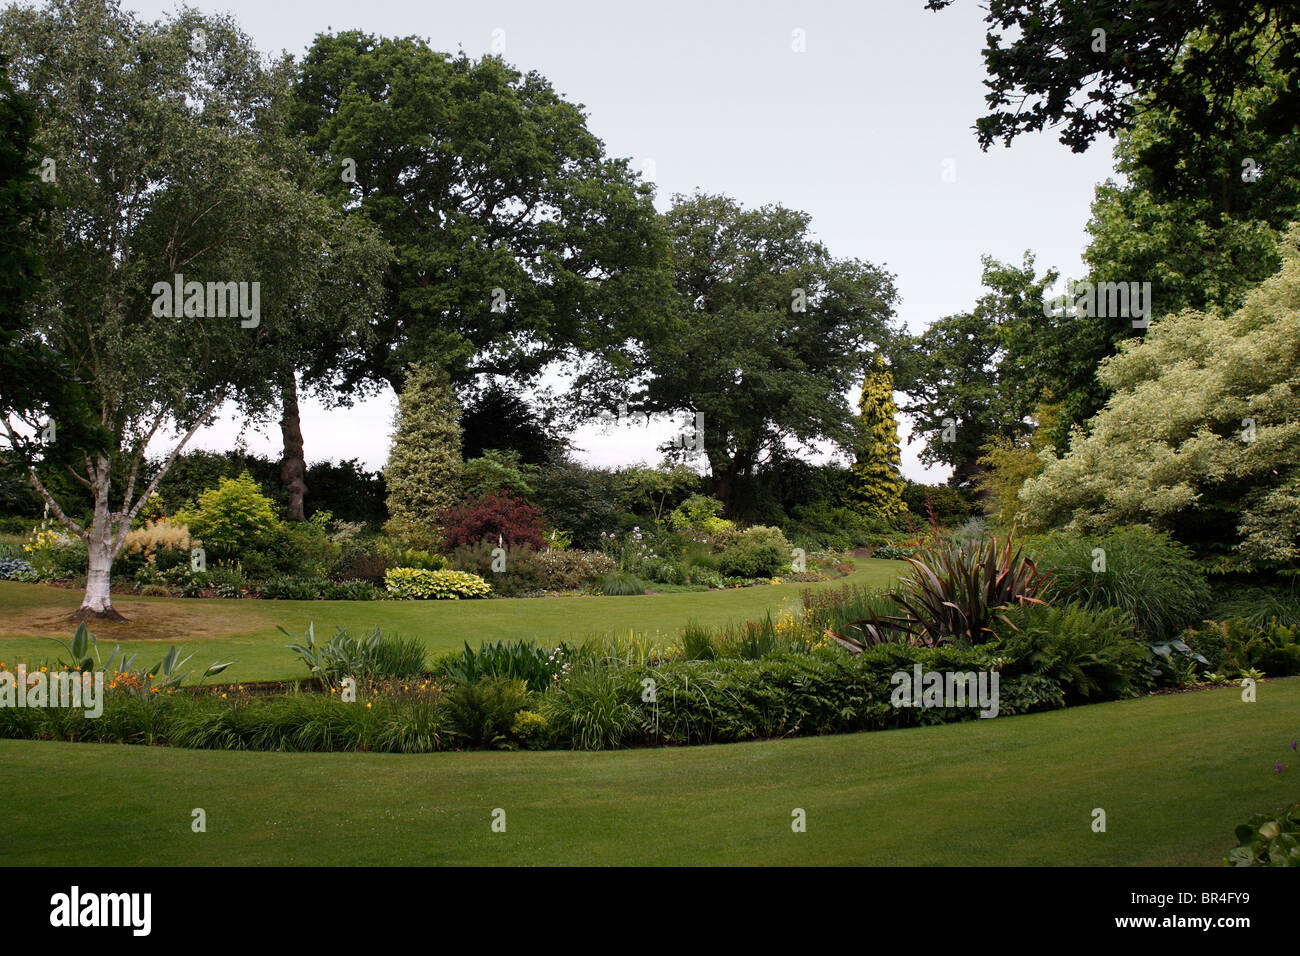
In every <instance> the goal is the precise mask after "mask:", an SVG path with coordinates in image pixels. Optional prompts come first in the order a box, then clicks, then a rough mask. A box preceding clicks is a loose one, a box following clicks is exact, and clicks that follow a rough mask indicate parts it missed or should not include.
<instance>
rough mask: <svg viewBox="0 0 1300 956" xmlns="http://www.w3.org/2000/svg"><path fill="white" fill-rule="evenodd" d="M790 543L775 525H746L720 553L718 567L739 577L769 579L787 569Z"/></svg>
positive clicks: (725, 572) (724, 572)
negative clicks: (732, 542) (773, 526)
mask: <svg viewBox="0 0 1300 956" xmlns="http://www.w3.org/2000/svg"><path fill="white" fill-rule="evenodd" d="M790 555H791V548H790V542H789V541H787V540H786V538H785V535H784V534H782V533H781V530H780V529H779V528H769V527H764V526H761V525H758V526H755V527H753V528H748V529H746V530H745V531H744V533H742V534H741V536H740V537H739V538H738V539H737V540H736V541H735V543H734V544H732V545H730V546H729V547H728V548H727V549H726V550H725V551H723V552H722V554H721V556H720V557H719V558H718V570H720V571H721V572H722V573H723V574H727V575H731V576H733V577H740V578H770V577H772V576H773V575H775V574H776V573H777V572H778V571H781V570H789V568H790Z"/></svg>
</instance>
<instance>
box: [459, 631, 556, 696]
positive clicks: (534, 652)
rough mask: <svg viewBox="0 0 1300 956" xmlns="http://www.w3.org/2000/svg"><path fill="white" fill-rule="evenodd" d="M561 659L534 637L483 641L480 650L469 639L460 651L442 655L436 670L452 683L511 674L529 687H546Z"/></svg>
mask: <svg viewBox="0 0 1300 956" xmlns="http://www.w3.org/2000/svg"><path fill="white" fill-rule="evenodd" d="M558 659H559V655H557V654H556V653H555V652H547V651H544V650H542V649H541V648H540V647H538V646H537V645H536V644H534V643H533V642H532V641H492V642H490V643H489V642H487V641H484V642H483V645H482V646H481V647H480V648H479V649H478V650H477V651H475V650H474V649H473V648H471V647H470V646H469V642H468V641H467V642H466V643H465V649H464V650H463V651H461V652H460V653H458V654H449V655H447V656H445V657H442V658H439V660H438V662H437V666H436V667H435V669H434V673H435V674H438V675H440V676H443V677H445V678H447V680H449V681H451V682H452V683H453V684H475V683H478V682H479V681H480V680H482V679H483V678H485V677H508V678H511V679H512V680H521V681H523V682H524V683H525V684H526V685H527V686H528V689H529V690H530V691H544V690H546V688H548V687H550V686H551V681H552V680H554V679H555V676H556V674H557V673H558V672H559V666H558V664H557V660H558Z"/></svg>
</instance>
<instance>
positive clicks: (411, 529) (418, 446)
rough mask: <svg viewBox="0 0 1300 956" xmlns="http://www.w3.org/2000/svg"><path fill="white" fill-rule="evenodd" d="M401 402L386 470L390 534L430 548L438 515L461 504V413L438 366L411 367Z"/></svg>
mask: <svg viewBox="0 0 1300 956" xmlns="http://www.w3.org/2000/svg"><path fill="white" fill-rule="evenodd" d="M397 402H398V409H397V429H396V431H395V433H394V435H393V444H392V448H391V449H390V450H389V452H388V463H387V464H386V465H385V466H384V480H385V482H386V483H387V486H388V513H389V515H390V516H391V517H390V518H389V522H388V525H387V530H388V531H389V533H390V534H393V535H395V536H397V537H399V538H402V539H405V540H407V541H410V542H411V543H412V544H415V545H416V546H425V545H427V544H429V543H431V542H433V541H434V540H436V534H437V529H438V523H439V513H440V512H441V511H442V510H443V509H444V508H446V507H447V506H449V505H450V504H451V503H452V502H453V501H455V500H456V495H457V487H458V485H459V482H460V474H461V467H462V462H461V458H460V425H459V424H458V422H457V419H458V418H459V417H460V409H458V408H457V407H456V401H455V398H454V397H453V395H452V392H451V386H450V384H449V383H448V381H447V376H446V374H445V373H444V372H443V371H442V370H441V369H439V368H437V367H436V366H433V365H424V364H420V365H415V366H412V368H411V369H410V371H409V373H408V375H407V377H406V385H405V387H404V388H403V389H402V391H401V394H400V395H399V396H398V400H397Z"/></svg>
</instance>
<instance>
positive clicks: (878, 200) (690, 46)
mask: <svg viewBox="0 0 1300 956" xmlns="http://www.w3.org/2000/svg"><path fill="white" fill-rule="evenodd" d="M123 6H124V7H127V8H129V9H133V10H135V11H136V12H137V13H139V14H140V15H142V16H143V17H146V18H149V19H152V18H155V17H158V16H160V15H162V14H163V13H165V12H168V11H171V10H173V9H175V6H176V5H175V4H173V3H170V2H153V0H126V2H124V4H123ZM190 6H193V7H197V8H198V9H201V10H204V11H208V12H229V13H231V14H233V15H234V17H235V18H236V19H237V20H238V21H239V23H240V25H241V26H242V27H243V29H244V30H245V31H246V32H247V33H248V34H249V35H250V36H252V37H253V38H254V40H255V41H256V42H257V44H258V45H259V46H260V47H261V48H262V49H263V50H266V51H268V52H278V51H280V50H287V51H288V52H290V53H293V54H294V55H301V54H302V53H303V52H304V51H305V49H306V48H307V47H308V45H309V44H310V43H311V41H312V38H313V37H314V36H315V34H316V33H318V32H326V31H330V32H337V31H339V30H345V29H354V28H355V29H363V30H366V31H369V32H372V33H376V34H384V35H400V36H407V35H414V36H420V37H424V38H426V39H428V40H429V41H430V42H431V44H432V45H433V46H434V47H436V48H439V49H445V50H451V51H455V50H457V49H464V51H465V52H466V53H467V54H469V55H471V56H480V55H482V54H485V53H489V52H494V47H493V44H494V40H495V41H496V42H497V43H498V48H499V46H500V44H502V43H503V44H504V51H503V55H504V57H505V59H506V60H507V61H508V62H510V63H512V64H513V65H515V66H516V67H519V68H521V69H525V70H529V69H533V70H537V71H538V72H540V73H542V74H543V75H545V76H546V77H548V78H549V79H550V80H551V82H552V83H553V84H554V85H555V87H556V89H557V90H559V91H560V92H561V93H562V94H563V95H564V96H565V97H566V98H568V99H569V100H571V101H574V102H577V103H581V104H584V105H585V107H586V110H587V113H588V116H589V121H588V125H589V127H590V128H591V130H592V131H593V132H594V133H595V134H596V135H598V136H600V137H601V138H602V139H603V140H604V141H605V143H606V144H607V146H608V149H609V152H610V153H611V154H612V155H615V156H625V157H629V158H631V159H632V161H633V166H634V167H635V168H637V169H646V170H647V171H649V170H650V169H651V168H652V170H653V178H654V180H655V182H656V184H657V188H658V205H659V207H660V208H661V209H663V208H666V207H667V204H668V201H669V198H670V197H671V196H672V194H673V193H674V192H688V191H690V190H692V189H695V188H696V187H700V188H703V189H705V190H708V191H710V192H723V193H727V194H729V195H731V196H734V197H735V198H737V199H738V200H740V201H741V202H742V203H744V204H745V205H747V206H748V205H759V204H762V203H768V202H780V203H782V204H783V205H786V206H790V207H793V208H796V209H803V210H806V211H807V212H809V213H810V214H811V215H812V217H813V229H814V231H815V232H816V233H817V235H818V236H819V237H820V238H821V239H822V240H824V241H825V243H826V244H827V246H828V247H829V248H830V250H831V252H832V254H834V255H836V256H841V257H847V256H854V257H857V258H861V259H866V260H868V261H871V262H874V263H876V264H879V265H883V266H886V267H888V268H889V269H890V270H891V271H893V272H895V273H896V274H897V285H898V289H899V292H900V295H901V303H900V305H899V314H900V316H901V317H902V318H903V319H904V320H905V321H906V322H907V324H908V326H909V327H910V328H911V329H912V330H914V331H919V330H920V329H923V328H924V327H925V326H926V325H928V324H929V323H930V322H931V321H933V320H934V319H936V318H938V317H940V316H943V315H948V314H950V313H953V312H958V311H962V310H964V309H967V308H969V307H970V306H971V305H972V304H973V302H974V300H975V299H976V298H977V297H978V296H979V294H980V292H981V288H980V284H979V277H980V256H981V254H983V253H990V254H992V255H994V256H996V257H998V258H1001V259H1008V260H1012V261H1015V262H1019V261H1020V258H1021V256H1022V254H1023V253H1024V252H1025V250H1026V249H1031V250H1033V251H1034V252H1035V254H1036V255H1037V260H1038V265H1039V267H1040V269H1041V268H1045V267H1048V266H1053V267H1055V268H1057V269H1059V270H1060V271H1061V272H1062V273H1063V274H1065V275H1076V276H1077V275H1080V274H1081V273H1082V271H1083V269H1082V264H1081V260H1080V254H1081V252H1082V250H1083V247H1084V242H1085V233H1084V226H1085V224H1086V222H1087V219H1088V214H1089V203H1090V202H1091V200H1092V194H1093V187H1094V186H1095V185H1096V184H1097V183H1099V182H1101V181H1103V180H1104V179H1106V177H1107V176H1109V175H1111V170H1112V162H1111V145H1110V142H1109V141H1107V140H1102V141H1101V142H1099V143H1098V144H1096V145H1094V146H1093V148H1092V149H1091V150H1089V151H1088V152H1087V153H1085V154H1083V155H1075V154H1073V153H1071V152H1070V151H1069V150H1068V149H1066V148H1065V147H1064V146H1062V145H1060V144H1059V143H1058V142H1057V141H1056V138H1055V136H1054V135H1053V134H1052V133H1050V132H1049V133H1044V134H1040V135H1036V136H1024V137H1021V139H1020V140H1018V141H1017V143H1016V144H1015V146H1013V147H1012V148H1010V149H1005V148H1002V147H997V148H995V149H993V150H991V151H990V152H989V153H987V154H984V153H981V152H980V151H979V148H978V146H977V145H976V142H975V137H974V134H973V132H972V130H971V125H972V124H973V123H974V121H975V119H976V118H977V117H978V116H979V115H981V113H982V112H983V109H984V102H983V96H984V93H985V88H984V86H983V80H984V78H985V75H984V67H983V60H982V58H981V56H980V50H981V49H982V48H983V36H984V24H983V22H982V19H981V15H982V12H981V10H980V9H979V4H978V3H977V0H958V2H957V3H956V4H955V5H954V7H953V8H950V9H949V10H947V11H945V12H943V13H932V12H930V11H928V10H926V9H925V2H924V0H751V2H738V0H687V2H684V0H660V2H656V3H653V4H620V3H611V2H609V0H602V2H585V0H556V2H541V0H528V2H513V0H512V2H505V0H502V2H474V3H446V2H420V0H366V2H363V3H357V2H354V0H346V2H343V0H199V2H191V3H190ZM797 30H798V31H803V33H802V36H803V37H804V42H805V51H804V52H796V50H795V46H796V45H797V44H796V42H795V37H796V34H795V31H797ZM648 162H649V163H651V164H652V167H651V166H648V165H647V163H648ZM945 171H948V172H949V175H948V176H945V175H944V174H945ZM392 405H393V402H392V398H391V396H384V397H382V398H378V399H375V400H372V401H369V402H366V403H364V404H362V405H358V406H357V407H355V408H353V409H351V410H345V411H335V412H327V411H325V410H323V409H320V408H319V407H316V406H315V405H313V404H310V403H308V404H306V405H305V406H304V409H303V413H304V414H303V430H304V434H305V438H306V450H307V458H308V460H317V459H320V458H335V459H338V458H352V457H358V458H361V459H362V460H363V461H364V462H366V463H367V464H368V465H370V466H371V467H374V468H378V467H379V466H380V465H382V463H383V461H384V459H385V457H386V455H387V447H388V434H389V430H390V422H391V415H392ZM671 430H672V429H671V428H670V427H669V426H667V425H665V426H664V427H663V428H662V429H659V430H656V429H653V428H652V429H645V428H638V429H630V428H624V429H619V430H616V431H614V432H613V433H611V434H601V433H600V432H599V431H598V430H595V429H592V430H584V431H582V432H580V433H579V435H578V444H579V445H580V446H583V447H585V448H586V450H587V452H586V454H585V455H583V456H582V457H584V458H586V459H587V460H589V461H592V462H595V463H600V464H623V463H631V462H634V461H638V460H641V461H646V462H647V463H651V464H653V463H654V462H655V461H656V459H657V457H658V456H657V453H656V451H655V447H656V445H657V444H658V443H659V442H661V441H662V440H663V438H664V437H666V435H667V434H668V432H669V431H671ZM904 430H906V423H904ZM236 431H237V427H236V426H235V425H234V424H233V423H231V422H229V421H227V422H223V423H222V424H220V425H218V426H217V427H215V428H213V429H210V430H209V431H208V433H206V434H204V435H203V436H202V437H201V439H200V446H201V447H209V448H218V449H220V448H226V447H229V446H230V444H231V442H232V440H233V436H234V435H235V433H236ZM248 443H249V445H250V447H252V448H254V449H255V450H258V451H263V452H266V453H269V454H272V455H277V454H278V453H279V434H278V430H276V429H272V430H271V431H270V433H269V434H266V435H263V436H259V435H257V434H255V433H254V434H250V435H249V436H248ZM918 450H919V446H918V445H911V446H906V445H905V446H904V448H903V463H904V472H905V473H906V474H907V475H909V476H910V477H913V478H917V479H921V478H923V477H925V479H926V480H931V481H933V480H937V479H939V478H942V477H946V472H944V471H932V472H930V473H929V474H928V476H927V474H926V471H925V469H923V468H922V467H921V466H920V465H919V463H918V462H917V460H916V453H917V451H918Z"/></svg>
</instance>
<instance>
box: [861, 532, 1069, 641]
mask: <svg viewBox="0 0 1300 956" xmlns="http://www.w3.org/2000/svg"><path fill="white" fill-rule="evenodd" d="M903 560H905V561H906V562H907V563H908V564H909V565H911V568H912V573H911V574H910V575H909V576H907V577H905V578H903V580H902V581H901V582H900V583H899V586H898V590H897V591H895V592H894V593H893V594H891V595H890V597H891V599H892V600H893V602H894V604H895V605H896V606H897V609H898V610H899V611H901V612H902V613H900V614H895V615H893V616H889V617H884V616H881V615H878V614H876V613H874V612H873V613H872V614H871V615H870V616H869V617H868V618H866V619H864V620H862V621H858V622H856V623H855V624H852V625H850V626H849V627H847V628H846V629H845V632H844V633H837V634H836V635H835V637H836V638H838V639H839V641H840V643H841V644H843V645H844V646H845V647H847V648H849V649H850V650H854V651H861V650H862V649H863V648H865V647H870V646H873V645H876V644H883V643H889V642H892V641H898V640H907V641H910V642H912V643H915V644H920V645H922V646H926V647H936V646H938V645H939V644H943V643H956V644H960V645H964V646H969V647H974V646H976V645H979V644H983V643H985V642H986V641H989V640H991V639H992V638H994V637H996V632H995V630H994V627H993V625H994V623H995V622H996V621H999V620H1001V621H1005V620H1006V616H1005V614H1004V613H1003V612H1005V611H1006V610H1008V609H1009V608H1013V607H1019V606H1023V605H1026V604H1043V603H1045V602H1044V600H1043V599H1042V598H1040V597H1039V595H1041V594H1044V593H1046V591H1047V590H1048V588H1049V587H1050V585H1051V578H1050V576H1048V575H1045V574H1043V573H1042V572H1040V571H1039V569H1038V566H1037V564H1035V562H1034V561H1033V559H1031V558H1029V557H1026V556H1025V555H1024V553H1023V552H1022V550H1021V549H1020V548H1019V547H1016V546H1015V545H1014V544H1013V542H1012V540H1011V537H1010V536H1008V537H1007V539H1006V540H1005V541H1002V542H999V541H998V539H997V538H996V537H993V538H990V539H988V540H986V541H978V540H976V541H960V542H952V543H948V544H943V545H938V546H936V547H932V548H929V549H927V550H926V551H923V552H922V553H921V554H920V555H918V556H916V557H909V558H904V559H903Z"/></svg>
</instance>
